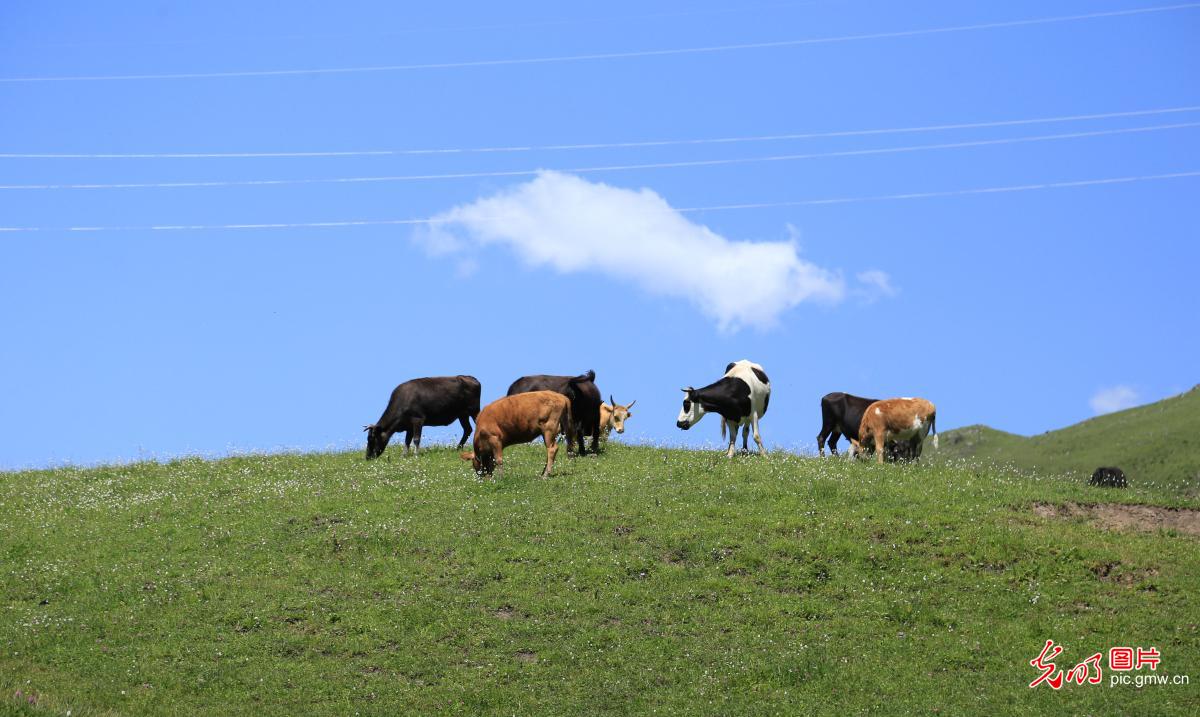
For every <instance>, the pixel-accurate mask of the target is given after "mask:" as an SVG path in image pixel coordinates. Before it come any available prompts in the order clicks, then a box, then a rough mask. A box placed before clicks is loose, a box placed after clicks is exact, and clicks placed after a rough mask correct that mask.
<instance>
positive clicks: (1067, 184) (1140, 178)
mask: <svg viewBox="0 0 1200 717" xmlns="http://www.w3.org/2000/svg"><path fill="white" fill-rule="evenodd" d="M1190 177H1200V170H1196V171H1186V172H1173V173H1170V174H1144V175H1132V176H1125V177H1106V178H1102V179H1081V180H1072V181H1064V182H1041V183H1038V184H1016V185H1007V186H1001V187H978V188H970V189H953V190H948V191H938V192H909V193H905V194H879V195H873V196H860V197H831V198H826V199H801V200H796V201H788V202H754V203H745V204H719V205H714V206H708V207H684V208H680V209H676V210H675V211H677V212H680V213H687V214H693V213H697V212H715V211H731V210H742V209H771V208H781V207H807V206H822V205H833V204H852V203H860V202H885V201H902V200H910V199H935V198H941V197H959V196H967V195H973V194H1004V193H1011V192H1030V191H1036V190H1043V189H1068V188H1075V187H1093V186H1102V185H1115V184H1132V183H1135V182H1151V181H1161V180H1166V179H1183V178H1190ZM452 221H453V220H449V219H362V220H349V221H331V222H271V223H267V224H157V225H146V226H75V227H0V232H7V233H22V232H78V233H88V232H115V231H122V232H133V231H215V230H227V229H311V228H335V227H363V226H402V225H430V224H445V223H448V222H452Z"/></svg>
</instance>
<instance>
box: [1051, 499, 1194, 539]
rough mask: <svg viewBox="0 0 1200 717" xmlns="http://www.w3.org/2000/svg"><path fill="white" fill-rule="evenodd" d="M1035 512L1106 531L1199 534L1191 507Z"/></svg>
mask: <svg viewBox="0 0 1200 717" xmlns="http://www.w3.org/2000/svg"><path fill="white" fill-rule="evenodd" d="M1033 512H1034V513H1035V514H1036V515H1039V516H1041V517H1043V518H1077V517H1084V518H1088V519H1089V520H1091V522H1092V523H1093V524H1094V525H1096V526H1097V527H1100V528H1104V529H1105V530H1148V531H1154V530H1175V531H1178V532H1180V533H1185V534H1187V535H1200V510H1194V509H1192V508H1163V507H1161V506H1157V505H1125V504H1122V503H1095V504H1087V503H1063V504H1061V505H1055V504H1052V503H1034V504H1033Z"/></svg>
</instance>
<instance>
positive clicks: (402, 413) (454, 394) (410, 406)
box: [363, 376, 480, 460]
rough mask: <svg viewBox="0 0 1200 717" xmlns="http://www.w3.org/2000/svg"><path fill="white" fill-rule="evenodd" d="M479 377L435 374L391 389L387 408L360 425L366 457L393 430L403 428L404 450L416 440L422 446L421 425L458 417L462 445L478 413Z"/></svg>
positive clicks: (374, 455) (375, 453) (373, 455)
mask: <svg viewBox="0 0 1200 717" xmlns="http://www.w3.org/2000/svg"><path fill="white" fill-rule="evenodd" d="M479 393H480V387H479V381H478V379H476V378H475V377H474V376H434V377H432V378H414V379H413V380H411V381H405V382H404V383H402V384H400V385H399V386H397V387H396V389H395V390H394V391H392V397H391V399H390V400H389V401H388V405H387V408H386V409H384V411H383V415H382V416H380V418H379V421H378V422H376V423H372V424H371V425H369V426H363V430H364V431H366V432H367V460H370V459H372V458H377V457H378V456H379V455H381V454H382V453H383V449H385V448H387V444H388V441H390V440H392V434H394V433H397V432H399V431H404V453H405V455H408V449H409V446H410V445H411V444H413V443H415V444H416V448H415V450H414V452H420V450H421V429H422V428H424V427H425V426H448V425H450V424H451V423H453V422H454V420H455V419H458V422H459V424H461V425H462V429H463V435H462V439H461V440H460V441H459V442H458V447H459V448H462V447H463V444H464V443H466V442H467V436H470V435H471V420H470V419H472V418H475V417H476V416H478V415H479Z"/></svg>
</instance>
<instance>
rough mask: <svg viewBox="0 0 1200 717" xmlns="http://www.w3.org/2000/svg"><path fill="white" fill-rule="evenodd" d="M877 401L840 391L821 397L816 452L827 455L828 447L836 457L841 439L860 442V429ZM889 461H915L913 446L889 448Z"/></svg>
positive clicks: (893, 442) (907, 444)
mask: <svg viewBox="0 0 1200 717" xmlns="http://www.w3.org/2000/svg"><path fill="white" fill-rule="evenodd" d="M878 400H879V399H877V398H862V397H861V396H854V395H851V394H849V393H842V392H841V391H834V392H833V393H827V394H825V395H824V396H822V397H821V432H820V433H818V434H817V452H818V453H820V454H821V455H822V456H823V455H825V447H826V444H828V447H829V452H830V453H831V454H832V455H835V456H836V455H837V454H838V450H837V442H838V439H839V438H841V437H842V436H845V437H846V440H849V441H851V442H854V441H857V440H858V427H859V424H861V423H862V417H863V413H865V412H866V410H867V406H870V405H871V404H872V403H875V402H876V401H878ZM885 456H886V458H887V459H888V460H890V461H896V460H912V459H913V458H915V457H916V456H914V455H913V449H912V445H911V444H910V443H896V442H895V441H890V442H888V444H887V453H886V454H885Z"/></svg>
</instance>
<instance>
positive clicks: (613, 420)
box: [608, 394, 637, 433]
mask: <svg viewBox="0 0 1200 717" xmlns="http://www.w3.org/2000/svg"><path fill="white" fill-rule="evenodd" d="M635 403H637V401H630V402H629V405H627V406H622V405H620V404H619V403H617V402H616V401H614V400H613V397H612V394H609V396H608V405H610V406H612V413H611V414H610V415H609V417H608V425H609V426H610V427H612V429H613V430H614V431H616V432H617V433H624V432H625V421H627V420H629V419H630V418H633V413H631V412H630V410H629V409H631V408H633V404H635Z"/></svg>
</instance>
